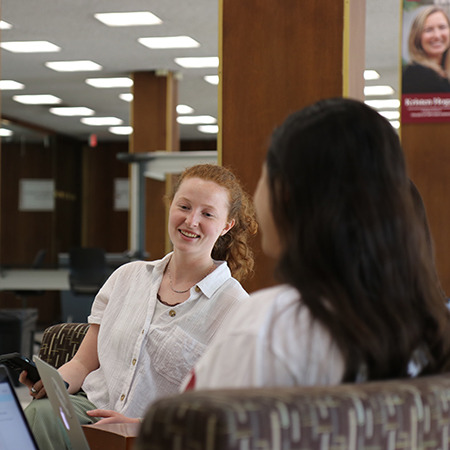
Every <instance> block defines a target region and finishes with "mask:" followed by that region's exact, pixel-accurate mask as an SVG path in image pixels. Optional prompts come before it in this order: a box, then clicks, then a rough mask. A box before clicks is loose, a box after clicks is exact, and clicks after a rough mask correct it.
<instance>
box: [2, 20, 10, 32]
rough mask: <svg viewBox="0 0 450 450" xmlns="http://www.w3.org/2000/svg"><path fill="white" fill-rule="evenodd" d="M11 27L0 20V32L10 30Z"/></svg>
mask: <svg viewBox="0 0 450 450" xmlns="http://www.w3.org/2000/svg"><path fill="white" fill-rule="evenodd" d="M11 28H12V25H11V24H10V23H8V22H5V21H4V20H0V30H10V29H11Z"/></svg>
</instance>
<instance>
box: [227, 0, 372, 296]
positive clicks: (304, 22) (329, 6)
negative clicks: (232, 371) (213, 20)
mask: <svg viewBox="0 0 450 450" xmlns="http://www.w3.org/2000/svg"><path fill="white" fill-rule="evenodd" d="M219 14H220V28H221V29H220V30H219V39H220V61H221V66H220V68H219V74H220V86H219V122H220V134H219V137H218V150H219V155H221V162H222V163H223V165H225V166H227V167H230V168H232V169H233V170H234V171H235V172H236V173H237V175H238V176H239V177H240V179H241V180H242V181H243V182H244V185H245V187H246V188H247V190H248V191H249V192H250V193H253V191H254V189H255V187H256V183H257V180H258V178H259V174H260V170H261V165H262V163H263V161H264V157H265V154H266V150H267V145H268V142H269V138H270V135H271V133H272V131H273V129H274V127H275V126H276V125H278V124H280V123H281V122H282V121H283V120H284V119H285V117H286V116H287V115H288V114H289V113H291V112H293V111H295V110H297V109H300V108H302V107H304V106H306V105H308V104H310V103H312V102H314V101H316V100H319V99H321V98H325V97H335V96H351V97H354V98H359V99H362V98H363V84H364V82H363V70H364V42H365V29H364V28H365V26H364V24H365V0H333V1H330V0H315V1H314V2H307V1H302V2H301V1H298V0H284V1H279V2H275V1H273V0H245V1H241V0H221V2H220V12H219ZM219 157H220V156H219ZM259 241H260V239H259V237H258V238H256V239H255V245H254V248H255V251H256V253H257V259H256V267H255V269H256V270H255V277H254V278H253V279H252V280H250V281H249V282H248V283H246V284H245V286H246V288H247V289H248V290H249V291H253V290H255V289H259V288H262V287H266V286H269V285H271V284H274V280H273V278H272V272H273V270H272V264H271V262H270V261H268V260H267V259H266V257H265V256H264V255H262V253H261V250H260V244H259Z"/></svg>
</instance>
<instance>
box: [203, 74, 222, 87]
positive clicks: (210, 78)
mask: <svg viewBox="0 0 450 450" xmlns="http://www.w3.org/2000/svg"><path fill="white" fill-rule="evenodd" d="M203 79H204V80H205V81H207V82H208V83H210V84H214V85H218V84H219V75H205V76H204V77H203Z"/></svg>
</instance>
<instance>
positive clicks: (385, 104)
mask: <svg viewBox="0 0 450 450" xmlns="http://www.w3.org/2000/svg"><path fill="white" fill-rule="evenodd" d="M364 103H365V104H366V105H368V106H370V107H371V108H375V109H395V108H399V107H400V100H398V99H396V98H393V99H386V100H366V101H365V102H364Z"/></svg>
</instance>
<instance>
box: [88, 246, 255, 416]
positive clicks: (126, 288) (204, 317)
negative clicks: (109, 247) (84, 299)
mask: <svg viewBox="0 0 450 450" xmlns="http://www.w3.org/2000/svg"><path fill="white" fill-rule="evenodd" d="M170 256H171V255H170V254H169V255H166V256H165V257H164V258H163V259H162V260H158V261H152V262H144V261H136V262H132V263H128V264H125V265H123V266H121V267H119V268H118V269H117V270H116V271H115V272H114V273H113V274H112V275H111V277H110V278H109V279H108V280H107V282H106V283H105V285H104V286H103V287H102V289H101V290H100V292H99V293H98V295H97V297H96V298H95V301H94V304H93V306H92V311H91V315H90V316H89V317H88V321H89V323H95V324H99V325H100V331H99V335H98V357H99V361H100V367H99V369H97V370H95V371H93V372H91V373H90V374H89V375H88V376H87V377H86V379H85V382H84V384H83V390H84V391H85V392H86V394H87V396H88V398H89V400H90V401H91V402H93V403H94V404H95V405H96V406H97V407H98V408H102V409H112V410H115V411H118V412H120V413H122V414H124V415H126V416H128V417H141V416H143V414H144V412H145V411H146V409H147V408H148V406H149V404H150V403H151V402H153V401H154V400H156V399H157V398H160V397H163V396H167V395H171V394H175V393H177V392H178V390H179V386H180V384H181V382H182V380H183V378H184V377H185V376H186V375H187V374H188V372H189V371H190V369H191V368H192V367H193V365H194V363H195V362H196V361H197V359H198V358H199V357H200V356H201V355H202V354H203V352H204V351H205V349H206V346H207V344H208V343H209V342H210V340H211V338H212V337H213V336H214V334H215V333H216V331H217V329H218V328H219V326H220V325H221V324H222V322H223V320H224V319H225V317H226V316H227V315H228V313H229V312H230V311H231V309H232V308H233V306H234V305H235V304H236V303H238V302H239V301H241V300H243V299H245V298H247V297H248V294H247V293H246V292H245V290H244V289H243V288H242V286H241V285H240V284H239V282H238V281H236V280H235V279H234V278H232V277H231V272H230V270H229V268H228V266H227V264H226V263H225V262H216V264H217V265H218V267H217V268H216V269H215V270H214V271H213V272H212V273H211V274H209V275H208V276H207V277H205V278H204V279H203V280H202V281H200V282H199V283H197V284H196V286H195V287H193V288H191V291H190V297H189V299H188V300H186V301H185V302H183V303H181V304H179V305H177V306H170V307H169V306H165V305H163V304H162V303H161V302H159V301H158V300H157V297H156V295H157V293H158V290H159V286H160V284H161V281H162V277H163V273H164V269H165V267H166V265H167V263H168V262H169V260H170Z"/></svg>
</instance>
